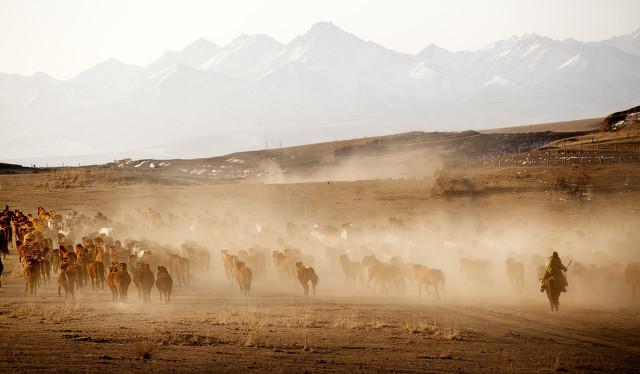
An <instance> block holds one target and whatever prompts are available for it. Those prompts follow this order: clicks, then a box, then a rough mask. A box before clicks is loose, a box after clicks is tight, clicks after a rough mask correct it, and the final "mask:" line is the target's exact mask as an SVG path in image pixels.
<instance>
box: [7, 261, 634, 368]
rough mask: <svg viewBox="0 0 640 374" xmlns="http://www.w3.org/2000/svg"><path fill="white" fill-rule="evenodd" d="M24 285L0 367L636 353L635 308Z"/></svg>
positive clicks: (568, 360)
mask: <svg viewBox="0 0 640 374" xmlns="http://www.w3.org/2000/svg"><path fill="white" fill-rule="evenodd" d="M14 260H15V259H13V258H11V259H9V261H14ZM22 290H23V289H22V284H21V282H18V281H13V280H12V281H9V282H4V284H3V288H2V290H1V291H0V295H2V302H1V304H0V329H1V330H0V331H2V340H1V342H0V371H4V372H23V371H25V372H26V371H38V372H48V371H62V372H68V371H72V372H128V371H131V370H136V371H170V372H171V371H173V372H194V371H232V372H247V371H253V372H263V373H264V372H305V371H308V372H321V371H322V372H325V371H327V372H344V371H349V372H390V371H395V372H443V371H447V372H459V371H465V372H538V371H554V370H560V371H569V372H598V371H610V372H633V371H637V370H638V362H639V360H640V313H638V311H629V310H598V309H587V308H576V307H572V306H570V305H567V306H565V307H564V308H563V310H562V312H561V313H558V314H555V315H552V314H550V313H548V312H546V305H544V304H543V303H535V304H524V305H517V306H515V305H511V306H509V305H500V304H482V305H478V304H474V305H464V304H456V303H454V304H449V303H442V304H433V303H427V302H421V303H409V302H408V301H407V300H405V299H390V300H380V299H371V298H366V297H363V298H356V299H353V298H330V297H317V298H315V299H304V298H300V297H291V296H283V295H277V294H274V295H268V294H267V295H265V296H261V297H254V298H250V299H241V298H238V297H236V296H235V292H233V291H235V290H231V289H228V290H226V289H221V290H217V291H213V290H211V289H204V288H199V289H197V290H195V291H194V290H186V289H177V290H176V296H175V298H174V302H173V303H172V304H171V305H161V304H159V303H157V302H156V300H155V297H157V295H156V293H155V292H154V294H153V296H154V305H152V306H147V305H142V304H140V303H139V302H138V301H137V300H136V298H135V296H134V295H131V296H132V297H131V300H130V303H129V304H128V305H124V306H123V305H116V306H114V305H112V304H111V303H110V302H109V301H107V300H108V299H109V294H108V291H106V290H104V291H99V292H97V293H95V294H93V293H90V292H89V291H86V292H85V293H84V294H83V295H82V296H81V298H80V300H79V301H78V302H77V303H76V304H71V303H69V304H67V305H65V303H64V301H63V300H61V299H60V298H58V297H57V295H56V294H55V292H54V291H53V289H52V288H45V289H43V291H42V292H41V293H40V294H39V295H38V296H35V297H26V296H24V294H23V292H22ZM266 292H267V291H266V290H259V291H258V293H262V294H265V293H266ZM143 357H146V358H143Z"/></svg>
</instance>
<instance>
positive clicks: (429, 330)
mask: <svg viewBox="0 0 640 374" xmlns="http://www.w3.org/2000/svg"><path fill="white" fill-rule="evenodd" d="M402 328H403V330H404V331H405V332H406V333H407V334H409V335H421V336H426V337H429V338H432V339H442V340H459V339H460V337H461V336H460V331H459V330H458V329H457V328H456V327H455V326H453V325H444V324H438V323H437V322H436V321H435V320H433V321H431V322H429V321H425V320H418V321H415V320H414V321H409V322H404V323H403V324H402Z"/></svg>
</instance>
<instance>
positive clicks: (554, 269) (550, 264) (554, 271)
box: [540, 251, 569, 292]
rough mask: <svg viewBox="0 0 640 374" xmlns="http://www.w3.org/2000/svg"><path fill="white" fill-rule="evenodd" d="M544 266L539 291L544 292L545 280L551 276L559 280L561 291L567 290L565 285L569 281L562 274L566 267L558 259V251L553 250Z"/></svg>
mask: <svg viewBox="0 0 640 374" xmlns="http://www.w3.org/2000/svg"><path fill="white" fill-rule="evenodd" d="M545 267H546V271H545V273H544V277H542V279H541V280H540V281H541V282H542V285H541V286H540V292H544V287H545V282H546V281H547V279H549V277H551V276H553V277H554V278H555V279H558V280H560V282H561V284H562V292H567V286H568V285H569V283H568V282H567V277H566V276H565V275H564V272H565V271H567V267H566V266H564V265H563V264H562V260H561V259H560V256H558V252H556V251H553V254H552V255H551V257H547V261H546V264H545Z"/></svg>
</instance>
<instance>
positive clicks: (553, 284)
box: [544, 276, 562, 312]
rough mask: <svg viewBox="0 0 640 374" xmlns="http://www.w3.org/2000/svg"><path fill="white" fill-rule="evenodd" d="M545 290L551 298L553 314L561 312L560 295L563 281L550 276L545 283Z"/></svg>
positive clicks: (550, 303)
mask: <svg viewBox="0 0 640 374" xmlns="http://www.w3.org/2000/svg"><path fill="white" fill-rule="evenodd" d="M544 289H545V292H546V293H547V297H548V298H549V305H550V306H551V311H552V312H557V311H558V310H560V294H561V293H562V281H561V280H558V279H556V278H555V277H554V276H550V277H549V278H547V280H546V281H545V282H544Z"/></svg>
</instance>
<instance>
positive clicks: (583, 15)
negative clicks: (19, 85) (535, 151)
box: [0, 0, 640, 78]
mask: <svg viewBox="0 0 640 374" xmlns="http://www.w3.org/2000/svg"><path fill="white" fill-rule="evenodd" d="M639 14H640V0H457V1H456V0H443V1H427V0H386V1H382V0H380V1H377V0H376V1H365V0H319V1H304V0H232V1H214V0H209V1H207V0H180V1H166V0H128V1H126V0H104V1H103V0H0V72H3V73H19V74H33V73H35V72H40V71H42V72H45V73H47V74H50V75H52V76H54V77H56V78H71V77H73V76H75V75H76V74H77V73H79V72H80V71H82V70H84V69H86V68H88V67H90V66H92V65H94V64H96V63H98V62H101V61H103V60H106V59H108V58H111V57H115V58H117V59H119V60H121V61H124V62H127V63H132V64H138V65H145V64H147V63H149V62H151V61H152V60H154V59H156V58H157V57H159V56H160V55H161V54H162V53H163V52H164V51H166V50H177V49H181V48H183V47H184V46H186V45H187V44H189V43H190V42H192V41H194V40H195V39H198V38H200V37H205V38H207V39H209V40H211V41H213V42H215V43H217V44H219V45H224V44H226V43H228V42H230V41H231V40H232V39H233V38H235V37H236V36H238V35H239V34H241V33H247V34H255V33H264V34H268V35H271V36H273V37H274V38H276V39H278V40H279V41H281V42H283V43H288V42H289V41H290V40H291V39H293V38H294V37H295V36H296V35H299V34H303V33H304V32H306V31H307V30H308V29H309V27H311V25H312V24H314V23H315V22H318V21H329V22H333V23H334V24H335V25H337V26H339V27H341V28H342V29H344V30H346V31H348V32H351V33H353V34H356V35H357V36H359V37H361V38H363V39H365V40H371V41H375V42H377V43H379V44H382V45H383V46H385V47H387V48H390V49H393V50H396V51H399V52H407V53H416V52H418V51H420V50H421V49H422V48H424V47H426V46H427V45H429V44H431V43H435V44H437V45H439V46H441V47H444V48H447V49H450V50H462V49H478V48H482V47H484V46H485V45H487V44H489V43H491V42H494V41H496V40H500V39H505V38H508V37H510V36H511V35H520V34H524V33H531V32H534V33H537V34H540V35H544V36H548V37H552V38H554V39H566V38H575V39H578V40H582V41H594V40H601V39H606V38H609V37H611V36H616V35H621V34H627V33H629V32H632V31H634V30H636V29H638V28H640V18H639V17H638V15H639Z"/></svg>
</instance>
